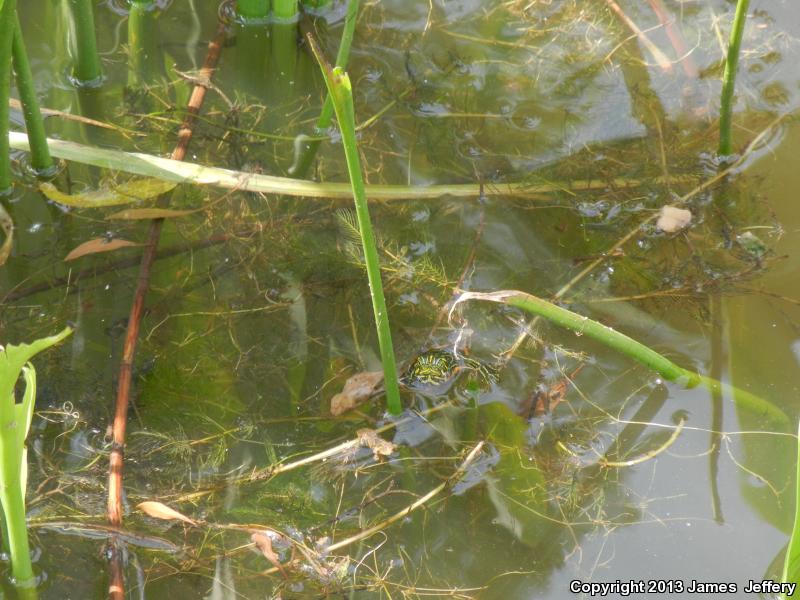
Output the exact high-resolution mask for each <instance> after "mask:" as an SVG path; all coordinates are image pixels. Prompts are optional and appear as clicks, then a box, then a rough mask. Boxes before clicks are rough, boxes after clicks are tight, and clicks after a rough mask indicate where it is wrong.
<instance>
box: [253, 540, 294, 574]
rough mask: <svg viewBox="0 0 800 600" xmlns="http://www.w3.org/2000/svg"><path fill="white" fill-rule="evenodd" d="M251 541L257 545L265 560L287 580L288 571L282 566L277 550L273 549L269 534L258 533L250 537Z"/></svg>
mask: <svg viewBox="0 0 800 600" xmlns="http://www.w3.org/2000/svg"><path fill="white" fill-rule="evenodd" d="M250 541H251V542H253V543H254V544H255V545H256V548H258V549H259V551H260V552H261V554H263V555H264V558H266V559H267V560H268V561H269V562H270V563H271V564H272V566H273V567H275V568H276V569H278V571H280V572H281V575H283V577H284V578H286V571H285V570H284V568H283V565H282V564H281V558H280V556H278V555H277V553H276V552H275V550H273V549H272V538H271V537H270V536H269V534H267V533H265V532H262V531H256V532H255V533H253V534H252V535H251V536H250Z"/></svg>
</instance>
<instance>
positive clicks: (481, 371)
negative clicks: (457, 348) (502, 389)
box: [400, 348, 499, 388]
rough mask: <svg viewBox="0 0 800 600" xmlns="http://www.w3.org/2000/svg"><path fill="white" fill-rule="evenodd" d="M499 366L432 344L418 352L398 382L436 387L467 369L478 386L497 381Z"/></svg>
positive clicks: (408, 385)
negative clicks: (431, 346)
mask: <svg viewBox="0 0 800 600" xmlns="http://www.w3.org/2000/svg"><path fill="white" fill-rule="evenodd" d="M498 372H499V369H498V367H497V366H496V365H491V364H485V363H483V362H481V361H479V360H476V359H474V358H470V357H468V356H463V355H458V356H457V355H455V354H454V353H453V352H452V351H451V350H448V349H444V348H433V349H431V350H426V351H424V352H422V353H420V354H418V355H417V356H416V357H415V358H414V359H413V360H412V361H411V362H410V363H409V365H408V367H407V368H406V369H405V371H404V372H403V374H402V375H401V376H400V383H401V384H403V385H404V386H406V387H409V388H423V387H439V386H442V385H445V384H448V383H451V382H452V381H454V380H455V378H457V377H458V376H459V375H460V374H461V373H467V374H468V376H469V378H470V380H471V381H474V382H477V384H478V385H479V386H480V387H488V386H489V385H490V384H492V383H494V382H496V381H497V376H498Z"/></svg>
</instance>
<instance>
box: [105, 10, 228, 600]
mask: <svg viewBox="0 0 800 600" xmlns="http://www.w3.org/2000/svg"><path fill="white" fill-rule="evenodd" d="M224 40H225V27H224V25H222V24H220V26H219V29H218V30H217V34H216V35H215V36H214V39H213V40H212V41H211V42H210V43H209V45H208V52H207V54H206V60H205V63H204V64H203V68H202V69H201V71H200V74H199V77H198V83H197V84H196V85H195V86H194V89H193V90H192V95H191V97H190V98H189V105H188V107H187V112H186V117H185V118H184V121H183V123H182V124H181V128H180V130H179V131H178V143H177V144H176V146H175V150H173V152H172V156H171V158H172V159H173V160H183V159H184V158H185V156H186V151H187V149H188V147H189V142H190V141H191V139H192V133H193V130H194V124H195V121H196V119H197V115H198V113H199V112H200V107H201V106H202V105H203V100H204V99H205V95H206V90H207V89H208V88H207V86H206V82H210V81H211V76H212V75H213V73H214V69H215V68H216V65H217V60H218V59H219V54H220V51H221V50H222V44H223V42H224ZM166 199H167V198H166V197H163V196H162V197H161V198H160V199H159V204H160V205H163V204H164V203H165V201H166ZM163 224H164V220H163V219H153V221H151V223H150V232H149V235H148V240H147V245H146V247H145V251H144V254H143V255H142V262H141V265H140V267H139V277H138V282H137V285H136V292H135V295H134V298H133V305H132V306H131V312H130V316H129V317H128V329H127V331H126V332H125V343H124V344H123V347H122V361H121V363H120V367H119V379H118V382H117V399H116V404H115V411H114V422H113V425H112V434H111V435H112V447H111V457H110V461H109V462H110V464H109V469H108V506H107V511H108V521H109V523H110V524H111V525H112V526H113V527H119V526H121V525H122V465H123V456H124V448H125V427H126V425H127V422H128V402H129V398H130V389H131V376H132V373H133V359H134V356H135V354H136V342H137V340H138V338H139V326H140V324H141V320H142V313H143V311H144V302H145V298H146V296H147V290H148V288H149V286H150V269H151V267H152V266H153V261H154V260H155V256H156V252H157V250H158V240H159V238H160V237H161V227H162V226H163ZM110 546H111V548H110V551H109V556H110V558H111V566H110V574H111V577H110V581H109V590H108V592H109V597H110V598H113V599H115V600H116V599H119V600H123V599H124V597H125V585H124V580H123V576H122V573H123V572H122V565H121V555H122V553H121V552H120V550H121V548H120V547H119V540H118V539H117V537H116V536H112V538H111V540H110Z"/></svg>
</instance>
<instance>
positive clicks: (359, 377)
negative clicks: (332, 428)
mask: <svg viewBox="0 0 800 600" xmlns="http://www.w3.org/2000/svg"><path fill="white" fill-rule="evenodd" d="M382 381H383V371H365V372H363V373H356V374H355V375H353V376H352V377H350V378H349V379H348V380H347V381H345V383H344V389H342V391H341V392H339V393H338V394H336V395H335V396H334V397H333V398H331V414H332V415H333V416H334V417H338V416H339V415H341V414H342V413H346V412H347V411H348V410H353V409H354V408H355V407H356V406H358V405H359V404H361V403H362V402H365V401H366V400H368V399H369V398H370V396H372V394H374V393H375V391H376V390H377V388H378V386H379V385H380V384H381V382H382Z"/></svg>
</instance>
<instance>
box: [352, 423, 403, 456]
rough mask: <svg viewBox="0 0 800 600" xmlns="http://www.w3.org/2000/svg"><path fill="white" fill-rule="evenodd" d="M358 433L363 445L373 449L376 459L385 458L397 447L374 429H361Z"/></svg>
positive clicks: (359, 440)
mask: <svg viewBox="0 0 800 600" xmlns="http://www.w3.org/2000/svg"><path fill="white" fill-rule="evenodd" d="M356 435H357V436H358V442H359V443H360V444H361V446H363V447H364V448H369V449H370V450H372V456H373V457H374V458H375V460H383V459H384V458H385V457H387V456H390V455H391V454H392V452H394V451H395V448H397V446H395V445H394V444H393V443H392V442H387V441H386V440H385V439H383V438H382V437H381V436H379V435H378V434H377V433H376V431H375V430H374V429H359V430H358V431H356Z"/></svg>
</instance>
